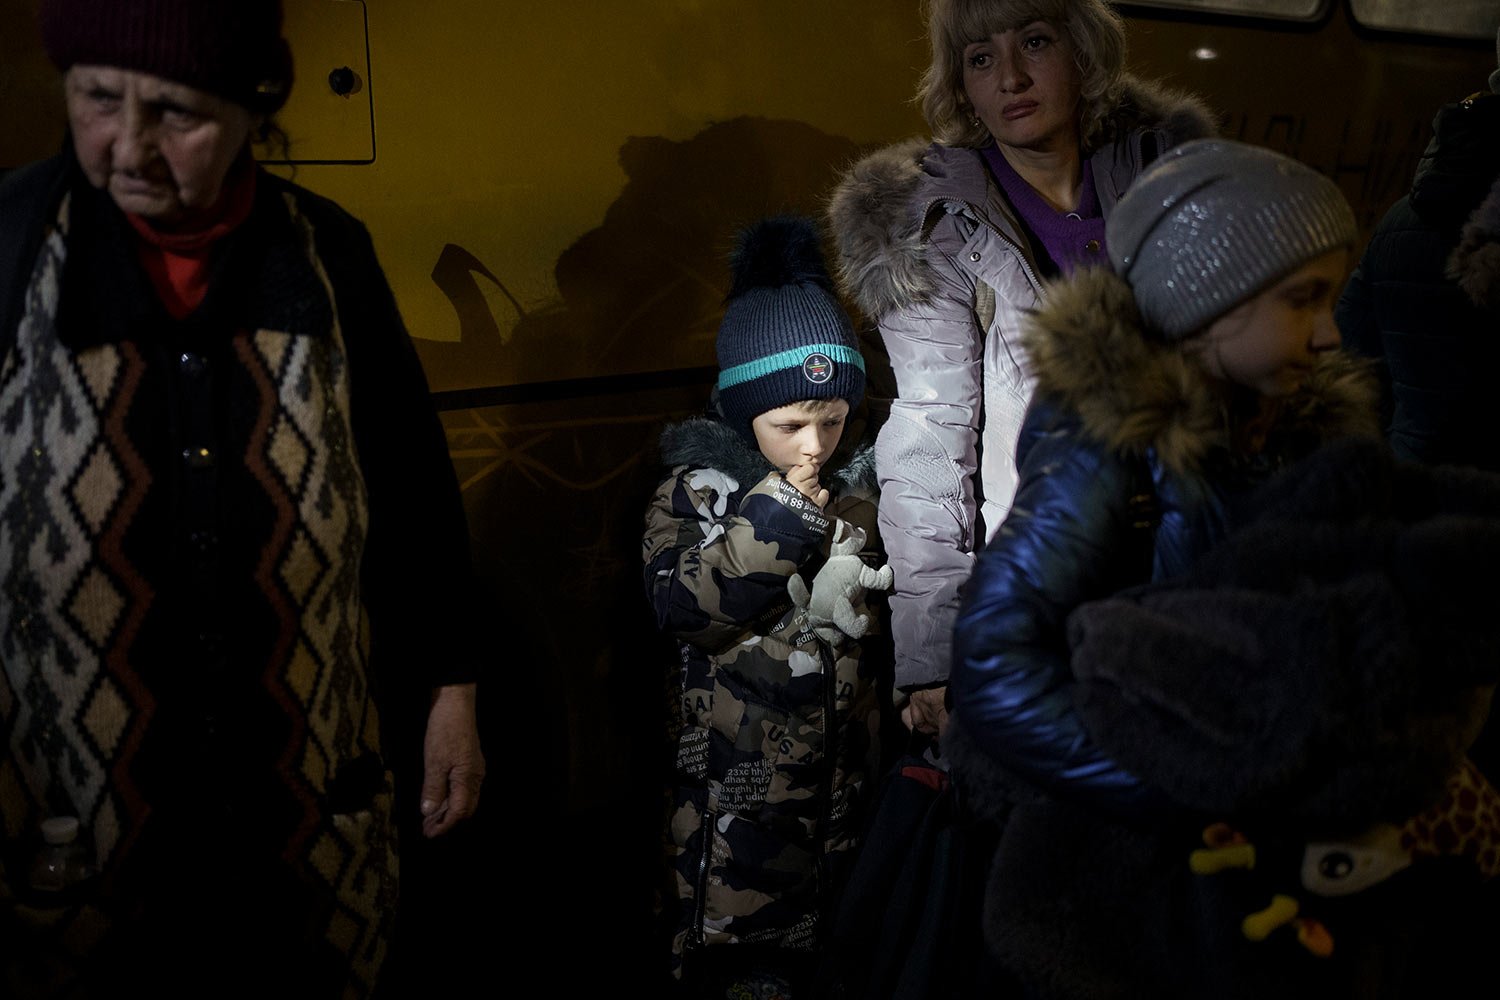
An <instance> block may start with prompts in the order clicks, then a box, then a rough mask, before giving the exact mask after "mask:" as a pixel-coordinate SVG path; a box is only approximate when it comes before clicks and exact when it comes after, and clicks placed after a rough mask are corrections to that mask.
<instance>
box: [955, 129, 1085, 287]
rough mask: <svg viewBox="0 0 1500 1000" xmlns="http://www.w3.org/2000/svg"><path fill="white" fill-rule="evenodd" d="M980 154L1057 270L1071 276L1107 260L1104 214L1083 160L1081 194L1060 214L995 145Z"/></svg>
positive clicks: (989, 146) (1012, 205)
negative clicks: (1074, 205)
mask: <svg viewBox="0 0 1500 1000" xmlns="http://www.w3.org/2000/svg"><path fill="white" fill-rule="evenodd" d="M981 152H982V153H983V154H984V161H985V162H986V163H988V164H989V165H990V172H991V173H993V174H994V176H995V180H996V181H997V182H998V183H999V184H1000V190H1002V191H1004V192H1005V197H1006V199H1007V200H1008V201H1009V202H1010V204H1011V207H1012V208H1014V209H1015V210H1016V214H1017V215H1019V216H1020V217H1021V221H1022V222H1024V223H1025V224H1026V228H1027V229H1029V230H1031V232H1032V233H1033V234H1035V236H1036V238H1037V239H1039V240H1041V241H1042V247H1043V249H1045V250H1046V251H1047V256H1049V257H1051V258H1052V262H1053V263H1054V264H1056V265H1057V268H1058V270H1059V271H1061V272H1062V273H1063V274H1070V273H1071V272H1072V271H1073V270H1074V269H1075V268H1077V267H1079V266H1081V265H1089V264H1097V263H1102V262H1104V261H1106V260H1108V257H1106V256H1105V253H1104V213H1103V212H1102V211H1100V209H1099V195H1098V194H1097V193H1096V192H1095V191H1094V172H1093V171H1092V170H1090V169H1089V165H1088V161H1087V160H1084V161H1083V191H1082V193H1081V194H1080V195H1079V198H1078V208H1077V210H1075V211H1072V212H1059V211H1057V210H1055V209H1054V208H1053V207H1052V206H1051V205H1049V204H1047V202H1046V200H1045V199H1044V198H1042V196H1041V195H1039V194H1037V192H1036V190H1035V189H1034V188H1033V187H1032V186H1031V185H1030V184H1028V183H1026V181H1025V180H1024V179H1022V177H1021V175H1020V174H1018V173H1016V171H1015V168H1014V167H1012V166H1011V165H1010V163H1009V162H1008V161H1007V160H1006V159H1005V157H1004V156H1002V155H1001V154H1000V149H999V147H998V146H996V145H995V144H994V143H991V144H990V145H988V146H986V147H984V149H983V150H981Z"/></svg>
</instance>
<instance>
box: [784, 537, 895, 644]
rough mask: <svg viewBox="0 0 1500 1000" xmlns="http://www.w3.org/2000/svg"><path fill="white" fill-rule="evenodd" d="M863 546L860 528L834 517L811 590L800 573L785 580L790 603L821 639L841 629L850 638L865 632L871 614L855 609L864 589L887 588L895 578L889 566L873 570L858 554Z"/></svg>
mask: <svg viewBox="0 0 1500 1000" xmlns="http://www.w3.org/2000/svg"><path fill="white" fill-rule="evenodd" d="M864 547H865V530H864V529H863V528H856V527H853V526H852V525H850V524H849V523H848V522H847V521H843V520H839V519H835V520H834V524H833V544H832V545H831V546H830V551H829V554H828V561H827V562H826V563H824V564H823V568H822V569H820V570H818V575H817V576H816V577H814V578H813V585H812V590H811V591H809V590H808V589H807V584H806V583H804V582H803V580H802V577H801V575H800V574H796V573H794V574H792V577H791V579H789V580H787V582H786V591H787V593H788V594H790V595H791V597H792V603H793V604H795V605H796V606H797V609H798V610H799V611H801V612H802V613H803V614H804V615H806V616H807V623H808V624H809V625H811V626H812V627H813V631H814V632H816V633H817V634H818V637H819V638H820V639H822V640H823V641H824V642H836V641H837V640H838V638H839V633H840V632H842V633H843V634H844V635H847V636H848V637H849V638H851V639H858V638H859V637H860V636H862V635H864V634H865V632H866V631H868V630H869V628H870V616H869V615H868V614H863V613H861V612H859V611H856V610H855V609H856V608H858V607H862V606H863V605H864V600H865V591H866V590H870V589H874V590H890V589H891V584H892V583H893V582H895V573H893V572H892V570H891V568H890V567H889V566H882V567H880V569H878V570H876V569H871V568H870V567H869V566H866V565H865V563H864V560H862V559H860V557H859V551H860V549H863V548H864Z"/></svg>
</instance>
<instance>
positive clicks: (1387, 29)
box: [1133, 0, 1491, 43]
mask: <svg viewBox="0 0 1500 1000" xmlns="http://www.w3.org/2000/svg"><path fill="white" fill-rule="evenodd" d="M1133 2H1138V0H1133ZM1377 2H1378V0H1347V8H1348V13H1349V23H1350V24H1352V25H1354V27H1355V29H1356V30H1357V31H1367V32H1371V33H1374V34H1379V35H1383V36H1397V37H1403V38H1419V39H1424V40H1426V39H1430V40H1432V41H1438V42H1461V43H1462V42H1482V41H1487V40H1488V39H1489V38H1490V37H1491V31H1489V30H1486V31H1484V32H1482V33H1480V34H1473V33H1469V32H1460V31H1439V30H1435V29H1433V28H1421V27H1412V26H1410V25H1404V24H1398V25H1390V24H1380V23H1378V21H1377V20H1376V19H1373V18H1371V17H1369V12H1368V11H1367V12H1365V13H1361V12H1360V10H1359V6H1360V4H1361V3H1370V4H1374V3H1377ZM1423 7H1424V9H1430V10H1435V11H1439V12H1441V11H1442V9H1443V8H1442V7H1441V6H1440V5H1438V4H1431V3H1428V4H1423Z"/></svg>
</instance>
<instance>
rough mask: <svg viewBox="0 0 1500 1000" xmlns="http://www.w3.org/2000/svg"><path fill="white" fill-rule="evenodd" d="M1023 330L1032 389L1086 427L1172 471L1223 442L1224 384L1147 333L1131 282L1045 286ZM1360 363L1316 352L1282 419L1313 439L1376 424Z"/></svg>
mask: <svg viewBox="0 0 1500 1000" xmlns="http://www.w3.org/2000/svg"><path fill="white" fill-rule="evenodd" d="M1044 302H1045V305H1044V306H1043V307H1042V308H1041V309H1040V310H1039V311H1038V312H1037V313H1036V314H1034V315H1033V316H1032V317H1031V318H1030V319H1029V320H1028V322H1027V323H1026V325H1025V326H1024V328H1023V330H1022V335H1021V337H1022V339H1021V343H1022V346H1023V348H1024V349H1025V350H1026V353H1027V355H1028V357H1029V358H1030V361H1031V367H1032V371H1033V373H1034V374H1035V376H1036V383H1037V394H1038V395H1039V396H1046V397H1049V398H1052V399H1056V400H1058V401H1059V402H1060V403H1061V404H1062V405H1063V406H1064V407H1066V408H1067V409H1069V410H1071V411H1073V412H1076V413H1077V414H1078V415H1079V418H1080V420H1081V421H1082V424H1083V432H1084V433H1085V434H1086V435H1088V436H1089V437H1091V438H1093V439H1095V440H1097V441H1100V442H1103V443H1104V444H1106V445H1108V446H1109V447H1110V448H1111V449H1112V450H1114V451H1118V452H1121V453H1124V454H1136V455H1145V454H1146V453H1147V452H1148V451H1153V450H1154V451H1155V453H1156V456H1157V458H1158V459H1159V460H1160V461H1161V462H1162V464H1163V465H1164V466H1166V467H1167V468H1168V469H1170V470H1172V471H1173V472H1175V473H1177V474H1194V473H1197V472H1199V471H1200V470H1201V469H1202V466H1203V460H1204V458H1205V457H1206V456H1207V455H1208V454H1209V453H1211V452H1213V451H1217V450H1222V449H1227V448H1229V446H1230V438H1229V434H1230V428H1229V425H1228V421H1227V418H1226V414H1225V412H1224V405H1223V400H1222V394H1221V393H1220V392H1219V391H1218V390H1217V389H1216V388H1215V387H1214V386H1213V384H1212V383H1211V382H1210V381H1209V379H1208V378H1207V376H1205V375H1204V374H1203V372H1202V370H1201V369H1199V367H1198V366H1197V364H1196V363H1194V362H1193V361H1192V360H1191V359H1189V358H1188V357H1187V356H1186V355H1184V354H1183V353H1182V351H1181V349H1180V347H1179V346H1178V345H1175V344H1169V343H1166V342H1163V341H1160V340H1157V339H1156V338H1154V337H1152V336H1150V335H1149V334H1147V333H1146V331H1145V328H1144V325H1143V323H1142V320H1141V317H1140V313H1139V311H1138V310H1137V308H1136V304H1135V296H1134V295H1133V294H1132V293H1131V291H1130V286H1129V285H1127V284H1125V282H1124V281H1122V280H1121V279H1120V278H1118V277H1116V276H1115V275H1114V274H1113V273H1112V272H1111V271H1109V270H1107V269H1105V268H1094V269H1088V270H1083V271H1080V272H1077V273H1076V274H1075V275H1074V276H1073V278H1072V279H1070V280H1068V281H1063V282H1058V283H1055V284H1053V285H1051V286H1049V288H1048V290H1047V294H1046V296H1045V297H1044ZM1376 398H1377V396H1376V385H1375V380H1374V378H1373V376H1372V375H1371V374H1370V372H1369V370H1368V367H1367V365H1365V364H1364V363H1363V362H1360V361H1358V360H1357V359H1355V358H1353V357H1352V356H1350V355H1348V354H1345V353H1343V352H1342V351H1335V352H1332V353H1330V354H1326V355H1324V356H1323V357H1321V358H1319V360H1318V362H1317V364H1316V366H1315V367H1314V369H1313V372H1312V375H1311V376H1310V377H1309V379H1308V382H1307V384H1306V386H1305V387H1304V388H1303V389H1302V391H1301V392H1299V393H1298V394H1297V395H1295V396H1293V397H1291V398H1290V399H1289V400H1288V401H1287V409H1286V411H1285V412H1284V413H1283V415H1282V418H1281V420H1280V421H1279V422H1278V423H1279V424H1280V426H1283V427H1291V428H1299V429H1310V430H1311V431H1312V433H1313V434H1314V435H1315V437H1316V438H1317V439H1319V440H1331V439H1334V438H1340V437H1348V436H1351V435H1361V436H1377V435H1378V434H1379V433H1380V428H1379V423H1378V419H1377V416H1376V414H1377V407H1376Z"/></svg>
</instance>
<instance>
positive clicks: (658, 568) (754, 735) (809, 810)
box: [644, 219, 878, 997]
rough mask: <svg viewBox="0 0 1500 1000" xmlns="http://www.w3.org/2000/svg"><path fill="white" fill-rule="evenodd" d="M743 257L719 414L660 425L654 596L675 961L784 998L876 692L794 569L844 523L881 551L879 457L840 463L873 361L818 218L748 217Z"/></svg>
mask: <svg viewBox="0 0 1500 1000" xmlns="http://www.w3.org/2000/svg"><path fill="white" fill-rule="evenodd" d="M733 267H734V285H733V288H732V290H731V292H730V300H729V303H728V305H727V307H726V309H725V314H724V320H723V323H722V324H721V325H720V327H719V335H718V343H717V348H718V358H719V368H720V372H719V381H718V394H717V402H716V409H717V412H716V413H715V414H714V415H713V416H711V417H709V418H707V419H696V420H688V421H686V422H684V423H681V424H678V425H676V426H673V427H669V428H668V429H667V430H666V432H665V433H664V434H663V435H662V455H663V458H664V459H665V460H666V461H667V462H668V463H669V464H671V465H672V466H674V469H673V472H672V475H671V477H670V478H669V479H667V480H666V481H665V482H664V483H662V485H661V487H660V488H658V489H657V491H656V495H655V496H654V497H653V498H652V500H651V505H650V508H649V509H648V510H647V512H646V533H645V542H644V550H645V551H644V555H645V562H646V568H645V581H646V589H647V593H648V595H649V597H650V599H651V603H652V606H653V608H654V609H655V612H656V619H657V622H658V624H659V625H660V627H661V628H662V629H663V630H664V631H666V632H667V633H668V634H670V635H672V636H673V637H675V638H676V639H678V640H679V641H680V643H681V656H682V659H681V667H680V675H679V681H678V683H679V691H678V693H680V695H681V702H680V705H681V714H680V720H679V721H680V731H679V734H678V739H677V756H676V765H675V770H674V775H673V788H672V790H671V816H670V823H669V827H670V830H669V837H668V843H669V849H668V853H669V857H670V862H671V865H672V868H673V873H674V882H675V886H676V899H675V900H674V901H672V902H671V903H669V909H670V910H671V911H672V913H673V915H674V916H675V930H674V935H673V943H672V952H673V972H674V974H676V975H680V976H682V977H683V978H684V980H685V982H686V984H687V985H688V988H689V991H690V994H691V995H694V996H725V995H726V994H727V993H729V992H730V991H731V990H734V989H736V988H738V989H741V990H743V989H752V990H753V991H754V992H753V994H752V995H755V996H766V997H772V996H791V995H793V991H794V988H795V987H796V984H798V983H802V982H806V981H807V979H808V978H809V976H810V974H811V972H812V968H813V966H814V965H815V963H816V958H817V954H816V949H817V947H818V945H819V940H820V930H821V927H822V923H823V920H824V918H825V915H826V912H827V907H828V904H829V902H830V899H829V897H830V892H829V888H830V879H831V875H832V872H833V871H834V869H835V868H836V867H837V865H836V862H837V861H838V860H839V859H840V857H841V856H843V857H847V856H848V853H849V852H850V850H851V848H852V847H853V846H854V841H855V836H856V834H857V831H858V828H859V819H858V816H859V809H858V806H859V805H860V804H861V801H860V800H861V789H862V785H863V783H864V780H865V777H866V775H867V774H868V773H870V770H871V767H872V766H873V764H872V762H870V761H869V757H870V755H871V754H872V753H873V752H874V749H875V741H874V739H873V735H872V733H873V731H874V729H875V727H876V722H877V712H876V704H877V702H876V685H875V678H874V676H873V674H874V670H873V668H872V667H871V666H870V664H869V663H868V662H867V661H868V660H869V659H870V658H869V657H867V656H865V655H863V654H862V651H861V644H860V642H857V641H855V640H854V639H852V638H849V637H848V636H847V635H844V634H843V633H842V632H835V633H834V640H833V641H827V640H826V639H824V638H820V637H819V635H818V634H817V633H816V632H814V630H813V628H812V627H811V626H810V625H809V624H808V622H807V618H806V616H805V615H804V614H802V613H800V612H799V609H798V608H797V607H796V606H795V605H794V604H793V602H792V600H791V599H790V598H789V597H788V592H787V581H788V579H789V578H790V577H791V576H792V575H793V574H800V575H801V577H802V578H803V580H804V581H808V582H810V583H813V581H814V580H815V576H816V573H817V571H818V569H819V568H820V566H821V565H822V563H823V560H824V559H825V558H826V557H827V554H828V547H829V543H830V541H831V540H833V539H834V538H835V536H836V534H837V533H838V532H839V531H841V530H845V529H843V527H842V526H839V525H837V522H839V521H843V522H845V523H846V524H847V525H848V526H849V528H852V529H855V530H862V531H863V532H864V536H865V543H864V548H863V551H862V552H861V556H862V557H864V558H866V560H867V561H870V560H873V559H874V558H875V550H876V546H877V543H876V528H875V503H874V499H873V498H874V496H875V476H874V472H875V470H874V460H873V453H872V451H871V450H870V449H868V448H862V449H860V450H858V451H856V452H855V453H854V455H853V457H852V458H850V459H849V460H848V461H847V462H846V463H844V464H842V466H841V467H838V468H834V467H832V465H831V463H833V461H834V451H835V448H836V447H837V446H838V443H839V439H840V437H841V436H842V434H843V430H844V422H845V420H846V418H847V417H848V414H849V411H850V409H851V408H853V407H855V406H857V405H858V404H859V401H860V397H861V396H862V395H863V394H864V383H865V373H864V361H863V359H862V358H861V357H860V353H859V348H858V344H857V342H856V340H855V337H854V332H853V329H852V328H851V326H850V323H849V319H848V316H847V315H846V314H845V313H844V311H843V309H842V308H841V307H840V305H839V303H838V301H837V300H836V299H835V298H834V296H833V294H832V292H831V290H830V289H831V282H830V280H829V278H828V274H827V272H826V270H825V268H824V265H823V261H822V257H821V254H820V253H819V250H818V241H817V233H816V231H815V229H814V228H813V226H812V224H811V223H810V222H808V221H806V220H802V219H773V220H767V221H765V222H762V223H759V224H757V225H755V226H753V227H751V228H750V229H749V230H747V231H745V232H744V233H742V234H741V235H740V239H739V243H738V246H737V248H736V251H735V256H734V259H733ZM813 585H814V587H815V586H816V584H815V583H813ZM855 603H856V607H857V606H858V600H857V598H856V602H855ZM852 631H860V629H858V628H854V629H852ZM876 631H878V630H876ZM827 634H828V633H827V632H826V631H825V632H824V635H827ZM867 641H868V640H867ZM729 946H732V947H729Z"/></svg>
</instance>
